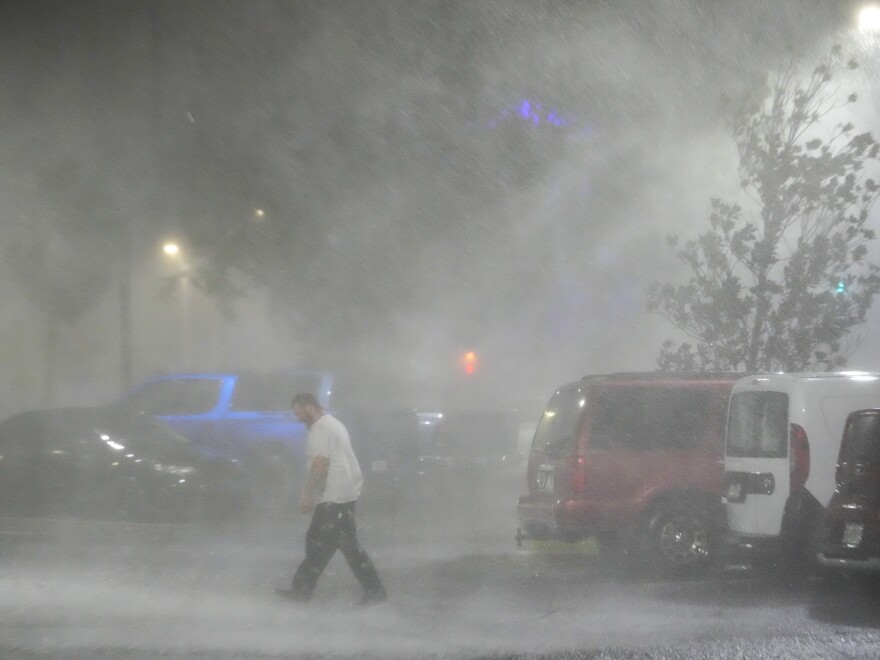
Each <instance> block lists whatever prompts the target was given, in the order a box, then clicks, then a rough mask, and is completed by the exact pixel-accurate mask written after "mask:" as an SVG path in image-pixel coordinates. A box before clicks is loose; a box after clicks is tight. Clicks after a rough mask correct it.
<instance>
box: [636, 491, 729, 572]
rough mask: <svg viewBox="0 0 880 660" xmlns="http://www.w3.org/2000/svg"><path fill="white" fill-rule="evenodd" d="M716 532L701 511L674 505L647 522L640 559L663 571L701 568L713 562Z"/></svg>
mask: <svg viewBox="0 0 880 660" xmlns="http://www.w3.org/2000/svg"><path fill="white" fill-rule="evenodd" d="M716 534H717V530H716V528H715V525H714V523H713V521H712V519H711V517H710V516H709V515H707V513H706V511H705V508H704V507H702V506H700V505H699V504H697V503H691V502H676V503H672V504H667V505H665V506H663V507H662V508H660V509H659V510H658V511H657V512H656V513H655V514H654V515H653V516H651V517H650V518H649V521H648V527H647V530H646V537H645V542H644V552H643V553H642V556H643V558H644V559H645V560H646V561H648V562H650V564H652V565H655V566H658V565H659V566H660V567H661V568H662V569H664V570H666V571H688V570H698V569H702V568H705V567H707V566H708V565H709V563H710V562H711V560H712V558H713V551H714V547H715V537H716Z"/></svg>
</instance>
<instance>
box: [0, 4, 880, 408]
mask: <svg viewBox="0 0 880 660" xmlns="http://www.w3.org/2000/svg"><path fill="white" fill-rule="evenodd" d="M855 6H856V3H847V2H839V3H827V2H818V1H816V2H804V1H796V0H778V1H774V2H767V1H765V0H741V1H737V2H709V3H707V2H700V1H697V0H672V1H667V2H615V1H610V0H609V1H592V2H525V1H523V2H489V1H485V2H435V1H430V2H429V1H425V2H411V3H406V2H369V3H364V2H333V1H330V2H305V1H303V2H268V1H263V2H214V1H211V2H207V1H205V2H195V1H183V2H170V1H169V2H152V3H147V2H141V3H138V2H129V3H119V2H77V3H71V2H42V1H39V0H36V1H27V2H6V3H3V5H2V7H0V58H2V62H3V66H2V68H0V82H2V84H3V88H4V90H6V92H5V93H4V95H3V97H2V99H0V144H2V150H0V168H2V171H3V173H4V174H5V176H4V177H3V181H2V182H0V186H2V190H3V194H2V196H0V200H2V201H0V213H2V214H3V216H4V218H5V219H4V220H3V222H4V225H3V226H6V227H9V228H10V229H9V230H7V231H3V232H2V233H0V242H2V243H4V244H5V243H8V242H9V239H10V237H11V236H12V234H13V233H15V232H20V231H23V230H27V228H28V227H30V226H32V225H33V224H34V223H35V222H36V220H35V218H37V217H39V216H41V215H42V216H46V215H47V214H52V213H55V214H56V215H57V214H59V213H61V214H63V212H62V211H59V209H64V208H68V207H69V206H70V205H71V204H78V205H79V206H80V207H83V206H84V205H85V206H88V205H89V204H92V205H94V208H95V214H94V216H95V218H97V219H100V218H105V220H102V222H107V223H114V222H117V221H118V220H114V219H118V218H119V217H123V216H124V217H125V218H129V219H131V222H132V223H133V225H132V226H133V232H134V233H133V245H132V247H133V252H132V257H131V270H132V272H133V273H134V280H135V293H136V298H137V299H136V301H135V306H134V313H135V333H136V334H135V337H134V347H135V356H134V357H135V371H136V374H137V375H138V376H145V375H148V373H150V372H152V371H155V370H157V369H165V370H171V369H178V368H179V369H191V368H200V369H208V368H217V367H220V366H223V365H221V364H220V362H223V363H225V364H233V365H236V366H246V364H245V363H247V364H253V365H255V366H263V365H269V364H277V363H278V362H279V355H282V356H283V358H282V361H283V362H285V363H289V364H290V363H295V362H296V361H297V360H298V359H300V358H302V357H308V356H309V355H312V357H313V358H314V355H317V356H318V358H317V359H318V360H320V359H325V358H327V357H329V356H333V355H345V356H346V359H353V358H352V356H357V359H358V360H359V361H360V362H362V363H363V364H366V365H368V366H372V367H375V366H377V365H379V366H385V367H387V366H388V365H387V363H388V362H389V361H397V360H399V363H397V364H396V365H395V370H397V371H401V372H406V373H407V374H408V375H409V376H412V377H414V378H415V379H416V380H419V381H420V382H427V381H437V380H438V379H439V380H445V379H449V378H454V377H455V368H456V367H455V366H454V362H455V357H456V355H457V354H458V353H459V351H461V350H464V349H466V348H475V349H477V350H478V351H480V352H481V354H483V355H485V363H486V364H485V368H486V369H487V370H488V373H491V374H493V376H494V377H495V378H496V381H495V382H496V383H497V382H499V381H503V382H505V383H507V384H511V383H513V385H512V386H511V389H512V390H519V391H522V392H524V396H526V397H533V396H544V393H545V392H546V393H547V394H549V391H547V390H548V389H549V388H551V387H553V386H554V384H558V383H559V382H563V381H565V380H570V379H573V378H576V377H579V376H580V375H583V374H584V373H588V372H602V371H616V370H628V369H653V368H654V366H655V364H654V360H655V359H656V355H657V353H658V351H659V342H660V341H661V340H662V339H663V338H665V337H666V336H670V335H671V332H672V331H671V329H670V328H668V327H667V326H665V325H664V324H663V322H662V320H660V319H659V318H656V317H650V316H648V315H647V314H646V313H645V309H644V287H645V286H646V285H647V284H649V283H650V282H651V281H652V280H654V279H656V278H657V277H665V276H666V275H667V274H671V273H673V272H674V271H673V270H672V269H673V268H674V266H675V262H674V260H673V259H672V257H671V255H670V254H668V253H666V252H664V251H663V250H662V249H660V246H661V245H662V239H663V237H664V236H665V235H667V234H669V233H680V232H685V233H689V234H693V233H696V232H698V231H700V230H701V228H702V226H703V223H704V222H705V220H706V218H707V216H708V205H709V199H710V197H712V196H716V195H717V196H722V197H727V196H730V195H734V194H736V191H737V178H736V175H735V166H736V162H735V160H734V153H733V149H732V143H731V141H730V139H729V137H728V136H727V135H726V133H725V131H724V127H723V123H722V111H723V109H724V108H723V106H722V103H721V97H722V95H723V94H727V95H728V96H732V97H735V96H737V95H739V94H740V93H742V92H743V91H744V90H746V89H749V88H750V87H751V86H753V85H754V84H756V82H758V81H760V80H761V79H762V77H763V76H764V75H765V74H766V72H767V71H769V70H771V69H772V68H773V67H774V66H775V64H776V62H777V61H778V58H779V57H780V56H781V55H782V54H783V53H784V52H785V50H786V49H787V48H794V49H796V50H799V51H802V52H804V53H806V54H808V55H809V54H811V53H821V52H823V51H824V50H826V49H827V47H828V46H829V45H830V43H832V42H833V41H839V40H840V39H842V38H846V37H847V35H851V34H852V32H851V30H850V28H851V26H852V21H853V15H854V14H853V12H854V8H855ZM871 55H873V57H877V55H876V53H868V56H871ZM866 98H867V101H868V103H870V102H872V101H874V100H876V96H874V97H873V98H872V97H871V95H869V94H868V95H866ZM864 110H865V116H866V117H870V116H872V113H871V112H870V109H864ZM523 124H527V125H529V126H531V127H532V129H533V130H531V132H525V131H523V130H522V125H523ZM866 128H871V127H866ZM524 140H525V142H524ZM82 190H87V191H89V194H88V195H85V194H81V193H82ZM71 200H73V201H71ZM257 208H260V209H265V210H266V212H267V214H268V215H267V218H268V219H267V220H266V221H267V222H272V223H278V225H280V224H284V225H285V226H287V227H289V228H290V230H291V231H293V232H298V233H299V235H301V236H302V237H303V240H302V242H301V248H299V249H298V250H297V251H295V252H294V253H290V254H289V255H287V256H288V258H285V256H286V255H284V254H281V255H278V254H272V255H270V254H269V252H266V251H260V252H259V253H257V254H254V255H250V258H251V260H253V261H257V262H259V261H263V262H265V263H266V264H271V269H272V273H269V274H267V273H266V272H262V273H261V276H265V277H267V278H269V279H271V280H272V281H273V282H274V283H275V286H276V287H277V288H283V287H279V286H278V283H279V282H281V283H284V282H287V281H289V282H291V283H296V284H297V286H299V287H300V288H302V289H303V290H305V291H306V292H307V293H300V294H298V295H299V296H300V297H299V298H291V299H289V300H279V299H278V298H277V297H275V298H272V299H271V300H270V302H271V305H270V307H268V308H267V307H266V306H265V305H264V302H265V300H264V298H263V297H260V296H258V295H257V292H258V289H254V290H253V291H252V292H251V293H249V294H248V296H247V297H246V299H245V300H243V301H241V303H240V307H241V310H242V311H241V313H240V314H239V317H238V319H237V320H236V321H235V322H234V323H228V324H226V328H225V331H224V333H223V335H224V336H223V337H222V338H219V337H218V336H217V334H218V333H217V326H218V324H219V321H218V317H217V315H216V313H215V310H213V308H212V307H211V305H210V303H209V302H208V301H204V300H199V298H198V294H197V293H193V294H192V295H191V298H190V301H189V304H190V306H191V307H192V309H193V311H191V312H190V314H189V318H188V319H187V320H186V323H187V324H188V325H189V332H190V333H191V334H193V335H195V336H196V337H198V338H199V341H196V342H195V343H196V345H195V346H191V347H190V348H189V349H188V351H183V350H182V349H180V347H179V346H177V344H179V341H178V339H177V337H178V336H179V335H180V327H181V326H180V324H181V323H182V321H181V319H180V318H179V317H180V316H181V312H180V309H179V306H178V307H174V306H173V305H172V306H171V307H169V305H168V304H163V303H161V302H160V301H157V300H156V291H157V290H158V288H159V286H158V284H157V282H158V280H159V276H158V275H157V273H156V269H157V267H156V266H155V263H154V261H155V251H154V248H155V245H156V244H157V243H158V242H159V241H161V240H163V238H164V237H165V236H168V235H171V234H175V233H176V234H178V235H182V236H183V237H184V238H188V239H189V240H190V241H193V242H198V243H199V245H201V244H202V243H203V242H204V243H207V242H209V240H210V239H211V238H212V237H214V236H216V235H217V234H218V232H220V231H225V230H224V229H222V228H223V227H226V224H228V223H229V222H231V220H230V218H238V219H241V218H251V217H252V216H251V215H250V214H252V213H253V212H254V210H255V209H257ZM96 222H97V220H96ZM224 223H226V224H224ZM278 225H273V227H277V226H278ZM12 227H14V228H15V229H14V230H13V229H12ZM0 231H2V230H0ZM192 247H193V249H196V246H192ZM71 270H73V269H71ZM265 270H266V271H268V270H269V268H268V267H267V268H266V269H265ZM108 281H109V279H108ZM112 290H113V286H109V287H108V292H107V293H106V296H105V298H103V299H102V300H103V302H100V303H99V304H98V305H97V306H95V307H94V308H93V309H91V310H90V311H89V312H88V313H86V315H85V316H84V317H83V318H82V319H81V320H79V321H77V323H76V324H75V326H74V327H72V328H68V329H65V330H64V332H63V333H62V336H61V353H62V355H63V356H65V357H64V358H63V360H64V363H63V365H62V368H61V371H62V373H61V376H60V377H61V378H62V380H64V379H66V380H67V381H68V382H70V383H77V382H80V381H81V380H82V379H83V378H85V379H87V380H89V381H90V382H93V383H95V384H94V386H93V387H92V388H91V389H92V390H94V391H95V392H112V391H113V390H114V388H117V389H118V378H117V371H118V369H117V367H116V362H117V361H118V349H117V348H116V347H115V342H116V341H117V338H116V334H114V331H113V330H112V326H113V324H114V323H115V321H113V322H112V323H108V322H107V319H110V318H112V317H113V316H114V314H115V311H114V309H115V308H114V303H113V302H112V293H111V292H112ZM0 295H3V296H5V298H6V300H7V302H8V304H7V305H6V307H7V309H9V308H10V306H11V305H13V306H14V308H15V309H17V310H18V309H20V310H21V311H20V313H19V314H16V315H14V318H16V319H26V320H23V321H22V320H18V321H12V320H8V321H6V322H5V323H4V324H3V325H2V326H0V342H2V343H3V345H4V347H5V348H4V354H5V355H7V356H8V357H7V358H6V359H7V365H6V369H5V372H6V373H8V374H16V376H15V378H14V379H11V381H10V382H9V383H7V384H5V385H4V389H6V390H10V391H12V390H16V391H19V392H20V391H21V390H22V387H24V389H25V390H26V391H29V390H30V389H31V388H33V389H34V390H35V391H37V390H38V389H39V388H38V387H37V385H36V383H37V382H38V381H39V380H40V376H39V369H40V367H39V365H40V364H42V353H43V352H44V351H45V345H44V343H43V342H41V341H40V340H39V334H40V332H41V331H42V330H41V329H40V324H39V318H38V317H37V316H36V315H35V313H34V311H33V309H32V305H30V303H29V302H28V300H27V299H26V298H25V297H24V296H23V295H22V294H21V292H20V290H19V289H18V288H16V287H14V286H12V285H10V284H8V283H7V284H6V285H5V287H4V288H3V289H2V290H0ZM306 295H308V301H309V302H311V301H312V300H314V299H322V300H326V301H327V303H326V305H325V306H324V307H322V306H316V307H314V308H313V307H311V306H310V305H306V304H305V303H303V296H306ZM102 305H103V306H102ZM306 309H308V312H307V313H306V312H305V311H304V310H306ZM352 310H354V311H352ZM10 318H12V316H11V317H10ZM34 319H36V320H34ZM322 323H323V325H322ZM175 324H176V325H175ZM328 324H330V325H332V326H334V328H332V330H333V332H330V331H329V330H328V329H327V325H328ZM32 328H36V330H32ZM291 328H297V330H296V332H293V331H291V330H290V329H291ZM340 329H341V330H344V332H340ZM322 337H324V338H326V341H325V342H323V343H322V342H321V341H320V340H321V338H322ZM172 344H173V346H172V347H171V348H169V345H172ZM255 345H258V346H259V347H260V350H259V351H257V350H255V349H254V346H255ZM172 348H173V350H171V349H172ZM187 352H188V355H187ZM235 358H237V359H235ZM874 366H880V365H874ZM524 381H525V382H528V383H529V385H528V386H527V387H523V386H522V384H521V383H522V382H524ZM15 383H18V384H17V385H16V384H15ZM525 390H528V392H525ZM34 396H35V397H36V395H34ZM510 396H514V392H511V393H510Z"/></svg>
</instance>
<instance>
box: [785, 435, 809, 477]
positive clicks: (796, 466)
mask: <svg viewBox="0 0 880 660" xmlns="http://www.w3.org/2000/svg"><path fill="white" fill-rule="evenodd" d="M788 461H789V466H790V469H791V489H792V490H794V489H795V488H803V487H804V484H805V483H807V478H808V477H809V476H810V443H809V441H808V440H807V432H806V431H805V430H804V427H803V426H801V425H800V424H792V425H791V431H790V435H789V446H788Z"/></svg>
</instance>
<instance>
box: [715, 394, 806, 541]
mask: <svg viewBox="0 0 880 660" xmlns="http://www.w3.org/2000/svg"><path fill="white" fill-rule="evenodd" d="M788 434H789V420H788V395H787V394H786V393H784V392H777V391H771V390H740V391H734V393H733V395H732V396H731V400H730V413H729V416H728V422H727V446H726V455H725V460H724V466H725V478H726V493H725V495H726V500H727V523H728V527H729V528H730V530H731V531H732V532H736V533H740V534H755V535H772V536H775V535H778V534H779V533H780V529H781V522H782V514H783V512H784V510H785V503H786V501H787V500H788V496H789V490H790V484H789V471H790V466H789V458H788Z"/></svg>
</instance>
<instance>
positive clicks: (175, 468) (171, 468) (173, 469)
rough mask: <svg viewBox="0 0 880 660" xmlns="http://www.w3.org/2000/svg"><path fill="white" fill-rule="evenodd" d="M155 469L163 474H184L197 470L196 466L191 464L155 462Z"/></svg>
mask: <svg viewBox="0 0 880 660" xmlns="http://www.w3.org/2000/svg"><path fill="white" fill-rule="evenodd" d="M153 469H154V470H156V472H161V473H162V474H173V475H175V476H184V475H187V474H192V473H193V472H195V471H196V470H195V468H193V467H192V466H189V465H165V464H164V463H153Z"/></svg>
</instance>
